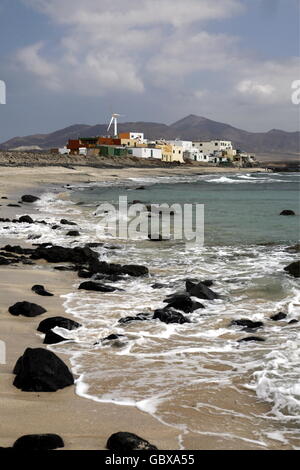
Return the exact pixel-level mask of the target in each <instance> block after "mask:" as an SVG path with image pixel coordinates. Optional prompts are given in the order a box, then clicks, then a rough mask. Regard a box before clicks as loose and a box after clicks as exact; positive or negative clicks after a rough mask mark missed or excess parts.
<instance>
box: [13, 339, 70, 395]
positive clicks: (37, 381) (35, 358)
mask: <svg viewBox="0 0 300 470" xmlns="http://www.w3.org/2000/svg"><path fill="white" fill-rule="evenodd" d="M13 372H14V374H16V377H15V380H14V383H13V384H14V386H15V387H17V388H19V389H21V390H22V391H23V392H55V391H56V390H59V389H62V388H65V387H68V386H69V385H73V384H74V378H73V375H72V373H71V372H70V371H69V369H68V367H67V366H66V364H65V363H64V362H63V361H62V360H61V359H60V358H59V357H57V356H56V355H55V354H54V353H53V352H52V351H48V350H47V349H42V348H36V349H31V348H27V349H26V351H25V352H24V354H23V356H21V357H20V358H19V359H18V361H17V363H16V365H15V368H14V371H13Z"/></svg>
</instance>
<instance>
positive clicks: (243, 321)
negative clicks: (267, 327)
mask: <svg viewBox="0 0 300 470" xmlns="http://www.w3.org/2000/svg"><path fill="white" fill-rule="evenodd" d="M235 325H237V326H244V327H246V328H249V329H257V328H261V327H262V326H264V324H263V322H261V321H252V320H248V319H247V318H241V319H240V320H233V321H232V322H231V323H230V326H235Z"/></svg>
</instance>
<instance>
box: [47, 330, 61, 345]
mask: <svg viewBox="0 0 300 470" xmlns="http://www.w3.org/2000/svg"><path fill="white" fill-rule="evenodd" d="M62 341H67V340H66V338H63V337H62V336H60V335H58V334H56V333H54V331H47V333H46V335H45V338H44V341H43V343H44V344H57V343H61V342H62Z"/></svg>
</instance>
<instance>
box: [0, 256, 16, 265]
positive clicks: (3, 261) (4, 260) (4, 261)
mask: <svg viewBox="0 0 300 470" xmlns="http://www.w3.org/2000/svg"><path fill="white" fill-rule="evenodd" d="M15 262H16V260H15V259H7V258H5V257H3V256H0V266H8V265H9V264H12V263H15Z"/></svg>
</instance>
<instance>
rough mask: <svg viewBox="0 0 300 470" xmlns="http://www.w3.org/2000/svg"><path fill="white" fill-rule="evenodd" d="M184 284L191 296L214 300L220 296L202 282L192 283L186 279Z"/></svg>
mask: <svg viewBox="0 0 300 470" xmlns="http://www.w3.org/2000/svg"><path fill="white" fill-rule="evenodd" d="M185 285H186V290H187V292H188V293H189V294H190V295H191V296H193V297H198V298H199V299H207V300H214V299H219V298H220V296H219V294H217V293H216V292H214V291H212V290H211V289H210V288H209V287H207V286H206V285H205V284H203V282H199V283H198V284H194V283H193V282H191V281H186V283H185Z"/></svg>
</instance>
